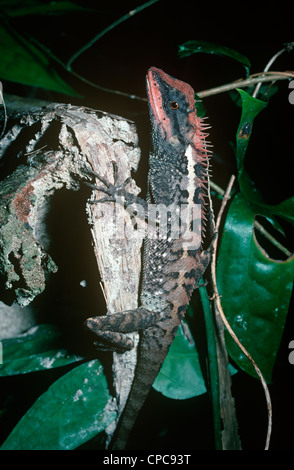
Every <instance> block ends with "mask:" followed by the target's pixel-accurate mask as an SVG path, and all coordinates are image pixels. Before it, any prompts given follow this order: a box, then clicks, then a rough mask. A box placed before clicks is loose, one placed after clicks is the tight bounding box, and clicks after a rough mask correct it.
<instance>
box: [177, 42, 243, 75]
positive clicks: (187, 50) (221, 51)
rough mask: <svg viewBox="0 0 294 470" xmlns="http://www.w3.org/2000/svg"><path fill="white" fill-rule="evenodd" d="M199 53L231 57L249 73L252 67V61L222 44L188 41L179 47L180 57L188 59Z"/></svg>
mask: <svg viewBox="0 0 294 470" xmlns="http://www.w3.org/2000/svg"><path fill="white" fill-rule="evenodd" d="M199 52H202V53H205V54H216V55H220V56H225V57H230V58H231V59H234V60H236V61H237V62H239V63H241V64H242V65H243V66H244V67H245V69H246V71H247V72H248V73H249V69H250V66H251V63H250V60H249V59H248V58H247V57H246V56H244V55H243V54H240V52H237V51H235V50H234V49H231V48H230V47H226V46H222V45H220V44H214V43H212V42H207V41H197V40H193V41H187V42H185V43H184V44H181V45H180V46H179V52H178V53H179V57H180V58H182V57H188V56H190V55H192V54H197V53H199Z"/></svg>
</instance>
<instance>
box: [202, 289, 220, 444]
mask: <svg viewBox="0 0 294 470" xmlns="http://www.w3.org/2000/svg"><path fill="white" fill-rule="evenodd" d="M200 283H201V281H200ZM199 294H200V299H201V303H202V308H203V313H204V321H205V329H206V339H207V350H208V368H209V382H210V392H211V398H212V410H213V427H214V439H215V448H216V450H222V438H221V412H220V393H219V374H218V361H217V349H216V338H215V326H214V321H213V318H212V312H211V307H210V300H209V296H208V294H207V290H206V287H199Z"/></svg>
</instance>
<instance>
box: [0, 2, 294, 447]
mask: <svg viewBox="0 0 294 470" xmlns="http://www.w3.org/2000/svg"><path fill="white" fill-rule="evenodd" d="M141 3H143V2H141ZM260 3H261V2H260ZM82 4H83V6H89V7H94V8H96V9H97V10H98V11H97V13H90V14H89V13H87V12H85V13H72V14H67V15H66V16H64V15H63V16H57V15H54V16H47V17H42V16H38V17H37V16H36V17H33V18H26V20H25V21H24V19H23V18H22V19H15V20H14V23H13V24H14V26H15V27H16V28H18V30H19V31H21V32H23V33H25V34H27V35H32V36H33V37H35V38H37V39H38V41H40V42H41V43H43V44H46V46H47V47H48V48H49V49H51V50H52V52H53V53H54V54H55V55H56V56H58V57H59V58H60V59H61V60H63V61H65V62H66V61H67V60H68V59H69V57H70V56H71V55H72V54H73V53H74V52H76V50H78V49H79V48H80V47H82V46H83V45H84V44H85V43H86V42H87V41H88V40H90V39H91V38H92V37H94V36H95V35H96V34H97V33H98V32H99V31H101V30H103V29H104V28H105V27H107V26H108V25H109V24H111V23H112V22H113V21H115V20H116V19H118V18H120V17H121V16H122V15H124V14H126V13H127V12H128V11H129V10H132V9H134V8H136V7H137V6H138V5H139V4H140V2H139V1H138V0H136V1H123V2H114V3H113V2H111V3H110V2H95V1H92V2H91V1H85V2H83V3H82ZM258 5H259V4H258ZM293 10H294V9H293V2H286V1H284V2H279V3H278V4H266V3H264V2H262V6H261V7H260V6H257V5H256V4H253V5H252V4H248V3H246V2H243V3H238V4H232V3H231V2H230V3H229V4H226V5H224V4H223V2H219V3H218V4H217V5H216V4H215V2H212V3H211V2H196V1H187V0H184V1H180V2H170V1H164V0H160V1H159V2H158V3H156V4H154V5H152V6H150V7H149V8H147V9H145V10H144V11H142V12H141V13H139V14H137V15H135V16H133V17H132V18H131V19H129V20H127V21H126V22H124V23H122V24H121V25H119V26H118V27H116V28H115V29H113V30H112V31H110V32H109V33H108V34H106V35H105V36H104V37H103V38H102V39H101V40H99V42H97V43H96V44H94V45H93V46H92V47H91V48H90V49H89V50H88V51H86V52H85V53H84V54H83V55H82V56H81V57H80V58H79V59H78V60H77V61H76V62H74V63H73V66H72V67H73V70H75V71H76V72H78V73H79V74H80V75H83V76H84V77H85V78H87V79H88V80H91V81H92V82H94V83H97V84H99V85H101V86H104V87H107V88H110V89H114V90H120V91H123V92H126V93H129V94H136V95H138V96H141V97H145V96H146V92H145V75H146V72H147V70H148V68H149V67H150V66H152V65H154V66H157V67H160V68H162V69H163V70H164V71H166V72H168V73H169V74H170V75H172V76H174V77H177V78H179V79H181V80H184V81H186V82H188V83H190V84H191V85H192V87H193V88H194V89H195V91H196V92H198V91H201V90H204V89H208V88H211V87H214V86H217V85H221V84H224V83H228V82H230V81H233V80H235V79H237V78H241V77H244V76H245V72H244V69H243V68H242V66H241V65H240V64H238V63H236V62H234V61H232V60H230V59H228V58H222V57H218V56H214V55H206V54H205V55H204V54H197V55H194V56H191V57H188V58H184V59H179V58H178V54H177V51H178V46H179V45H180V44H182V43H183V42H185V41H188V40H191V39H198V40H206V41H210V42H215V43H216V44H222V45H224V46H227V47H231V48H234V49H236V50H237V51H239V52H240V53H242V54H244V55H246V56H247V57H248V58H249V59H250V60H251V63H252V67H251V73H254V72H261V71H262V70H263V68H264V67H265V65H266V63H267V62H268V61H269V59H270V58H271V57H272V56H273V55H274V54H275V53H276V52H277V51H278V50H280V49H281V48H282V47H283V43H285V42H289V41H291V40H292V41H293V40H294V36H293V18H294V15H293ZM293 59H294V53H293V52H292V53H290V54H284V55H283V56H282V57H280V58H279V59H278V61H277V62H276V63H275V64H274V66H273V68H272V69H273V70H279V71H284V70H287V69H288V70H293V69H294V67H293V65H294V60H293ZM59 72H60V74H61V75H62V76H63V78H64V79H65V80H66V81H68V82H69V83H70V84H71V85H72V87H74V88H75V89H76V90H77V91H78V92H79V93H80V94H81V95H82V97H81V98H70V97H67V96H64V95H59V94H56V93H52V92H49V91H44V90H41V89H35V88H30V87H26V86H22V85H18V84H12V83H5V82H4V84H3V85H4V92H6V93H15V94H20V95H22V96H27V97H29V98H37V97H38V98H43V99H47V100H49V101H60V102H70V103H73V104H79V105H82V106H89V107H91V108H96V109H102V110H104V111H107V112H111V113H114V114H117V115H121V116H124V117H126V118H129V119H132V120H134V121H135V122H136V124H137V127H138V132H139V138H140V145H141V148H142V158H141V163H140V168H139V171H138V174H137V175H136V176H135V178H136V180H137V182H138V184H139V185H140V186H142V187H143V191H144V188H145V181H146V171H147V158H148V151H149V148H150V126H149V117H148V109H147V104H146V103H144V102H142V101H138V100H132V99H129V98H126V97H121V96H119V95H117V94H112V93H107V92H103V91H100V90H98V89H94V88H92V87H90V86H88V85H86V84H84V83H83V82H81V81H80V80H78V79H76V78H74V77H72V76H71V75H70V74H69V73H67V72H64V70H62V68H60V70H59ZM288 95H289V89H288V82H287V81H286V80H285V81H281V82H280V83H279V93H277V94H276V95H275V96H274V97H273V98H272V99H271V101H270V104H269V106H268V108H267V109H266V110H265V111H264V112H263V113H262V114H261V115H260V117H259V118H258V119H257V120H256V123H255V128H254V132H253V137H252V141H251V142H250V145H249V151H248V156H247V167H248V170H249V172H250V173H251V174H252V175H253V176H254V180H255V181H256V183H257V186H258V187H259V188H260V189H261V190H262V191H263V194H264V197H265V200H266V202H268V203H271V204H275V203H278V202H281V201H282V200H284V199H285V198H287V197H289V196H291V195H292V194H293V183H292V180H293V172H292V160H293V156H294V155H293V153H294V152H293V125H294V105H290V103H289V101H288ZM204 106H205V108H206V110H207V115H208V116H209V122H210V124H211V125H212V129H211V130H210V140H211V142H212V143H213V145H214V155H213V158H212V168H213V180H214V181H215V182H216V183H217V184H219V185H220V186H221V187H223V188H225V187H226V184H227V183H228V180H229V177H230V175H231V174H232V173H233V172H235V161H234V153H233V149H232V145H231V144H232V143H234V141H235V133H236V129H237V126H238V122H239V118H240V109H239V108H237V107H236V105H235V104H234V103H233V101H232V99H231V97H230V96H229V94H227V93H224V94H220V95H216V96H213V97H210V98H206V99H205V100H204ZM88 195H89V191H88V190H87V189H86V188H82V189H81V191H79V192H78V193H69V194H68V192H66V191H64V192H62V191H60V192H59V193H58V194H57V195H56V197H55V198H54V200H53V203H52V204H53V206H52V210H51V216H50V215H49V217H48V230H49V232H50V234H51V248H50V250H49V252H50V254H51V255H52V257H53V259H54V260H55V262H56V263H57V265H58V266H59V271H58V273H57V274H56V275H54V276H53V278H52V279H51V281H50V283H49V286H48V289H47V290H46V292H45V293H44V294H42V295H41V296H40V298H39V299H37V300H36V302H35V308H36V309H37V310H40V311H42V312H43V313H42V314H43V315H45V314H44V310H45V307H46V312H45V313H46V315H47V316H50V315H51V317H52V316H53V317H54V318H55V319H56V318H58V319H59V321H60V322H61V323H62V324H63V326H64V327H65V328H66V327H67V326H68V327H69V328H70V329H72V331H73V333H72V334H73V338H76V336H75V334H76V330H78V328H79V326H80V319H81V312H82V316H84V318H86V317H88V316H93V315H94V314H98V313H101V314H103V313H104V312H105V305H104V302H103V299H101V297H100V295H99V294H98V293H97V287H96V283H97V268H96V264H95V260H94V257H93V254H92V252H91V241H90V234H89V233H88V227H87V222H86V218H85V215H84V205H85V201H86V198H87V197H88ZM56 211H58V212H56ZM56 213H58V214H60V217H56ZM73 216H74V218H75V225H74V226H73V222H72V221H73ZM287 230H288V232H287V233H288V234H289V240H288V242H287V243H288V245H287V246H288V249H290V250H291V249H292V251H293V237H292V234H291V231H290V229H289V228H287ZM69 233H71V234H74V235H72V237H71V240H70V243H69V237H68V234H69ZM290 237H291V238H290ZM291 243H292V247H291V246H290V245H291ZM65 247H66V249H65ZM87 247H88V248H87ZM81 279H86V280H87V283H88V287H87V289H82V288H79V287H77V286H79V282H80V280H81ZM93 306H94V307H93ZM93 310H94V311H93ZM292 310H293V308H291V309H290V311H289V315H288V320H287V325H286V328H285V333H284V336H283V339H282V343H281V347H280V351H279V355H278V359H277V366H276V368H275V370H274V375H273V384H271V386H270V391H271V394H272V400H273V416H274V422H273V436H272V442H271V449H291V448H292V434H293V433H292V426H293V423H294V412H293V408H294V407H293V391H294V387H293V385H294V380H293V378H294V365H290V364H289V362H288V354H289V350H288V344H289V341H290V340H292V339H294V330H293V314H292ZM73 325H76V330H75V326H73ZM202 332H203V333H204V330H203V325H202V321H201V319H200V320H199V335H200V334H201V333H202ZM256 341H258V338H256ZM77 349H79V346H78V348H77ZM61 373H64V370H62V372H60V371H53V372H52V373H49V372H46V373H38V375H37V374H30V377H27V376H26V377H22V378H11V379H7V382H6V384H5V385H4V388H2V393H3V394H5V391H6V390H7V391H9V390H11V389H14V390H15V389H18V390H20V391H19V400H17V399H16V400H15V403H16V404H15V406H14V413H10V414H9V416H8V417H6V418H5V420H4V422H2V424H1V437H3V438H4V437H5V436H6V435H7V433H9V431H10V429H11V428H12V427H13V426H14V424H15V423H16V422H17V421H18V419H19V418H20V417H21V416H22V414H23V413H24V411H25V410H26V409H28V407H29V406H31V404H32V403H33V402H34V400H35V399H36V398H37V397H38V396H39V394H40V393H42V392H44V391H45V390H46V388H47V387H48V385H49V384H50V383H51V382H52V381H53V380H55V379H56V378H57V377H58V376H59V374H61ZM232 391H233V395H234V397H235V400H236V409H237V417H238V421H239V433H240V437H241V440H242V446H243V448H244V449H262V447H263V445H264V440H265V433H266V404H265V399H264V395H263V390H262V387H261V385H260V383H259V382H258V381H257V380H255V379H253V378H251V377H248V376H247V375H246V374H244V373H242V372H238V374H237V375H235V376H234V377H233V388H232ZM132 442H133V446H134V448H137V447H139V448H145V449H169V450H175V449H191V450H200V449H214V441H213V428H212V417H211V407H210V399H209V396H208V395H207V394H206V395H203V396H200V397H197V398H195V399H191V400H185V401H171V400H168V399H166V398H164V397H163V396H162V395H160V394H158V393H156V392H155V391H152V392H151V394H150V396H149V398H148V400H147V402H146V404H145V406H144V408H143V410H142V413H141V415H140V418H139V422H138V423H137V428H136V429H135V432H134V433H133V441H132ZM91 445H93V446H94V443H88V444H86V445H85V446H84V448H91Z"/></svg>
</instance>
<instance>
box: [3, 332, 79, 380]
mask: <svg viewBox="0 0 294 470" xmlns="http://www.w3.org/2000/svg"><path fill="white" fill-rule="evenodd" d="M1 343H2V348H3V364H1V365H0V377H4V376H7V375H17V374H27V373H29V372H36V371H39V370H47V369H52V368H55V367H61V366H65V365H68V364H71V363H73V362H76V361H80V360H82V358H81V357H79V356H77V355H75V354H69V352H68V351H67V350H66V349H64V348H63V347H62V341H61V333H60V331H59V330H58V328H57V327H56V326H54V325H38V326H36V327H33V328H31V329H30V330H29V331H28V332H27V333H25V334H24V335H21V336H17V337H15V338H9V339H3V340H2V341H1Z"/></svg>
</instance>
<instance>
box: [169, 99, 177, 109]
mask: <svg viewBox="0 0 294 470" xmlns="http://www.w3.org/2000/svg"><path fill="white" fill-rule="evenodd" d="M169 105H170V107H171V109H174V110H175V109H178V107H179V103H178V102H177V101H171V102H170V103H169Z"/></svg>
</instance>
